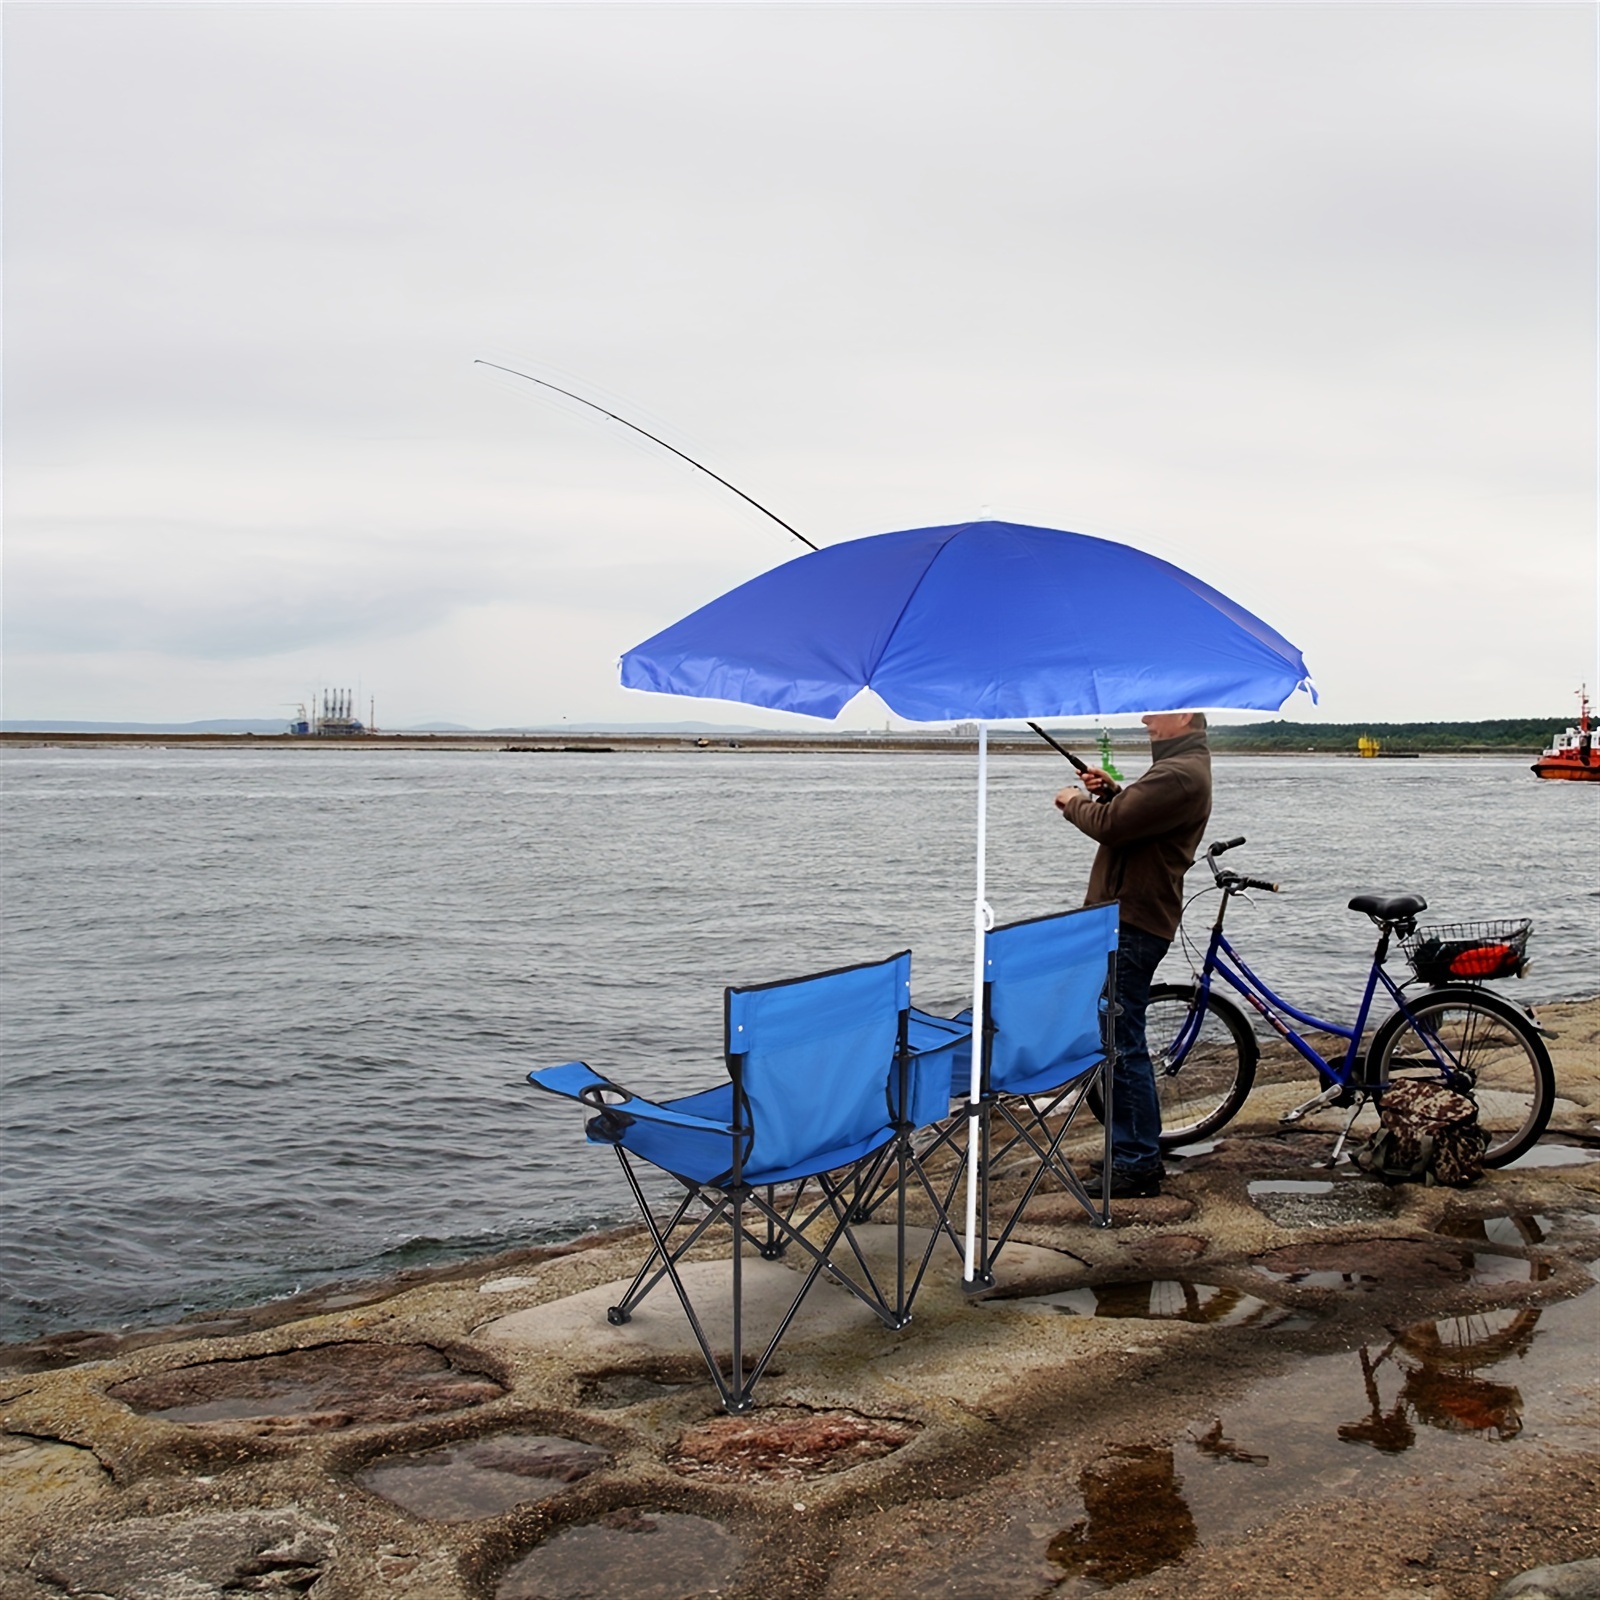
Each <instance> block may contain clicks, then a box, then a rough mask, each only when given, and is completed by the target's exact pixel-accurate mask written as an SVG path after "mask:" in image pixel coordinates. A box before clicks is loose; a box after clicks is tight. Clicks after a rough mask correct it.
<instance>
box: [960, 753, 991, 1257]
mask: <svg viewBox="0 0 1600 1600" xmlns="http://www.w3.org/2000/svg"><path fill="white" fill-rule="evenodd" d="M988 825H989V725H988V724H987V723H985V722H980V723H979V724H978V885H977V891H976V894H975V896H974V899H973V902H972V1081H971V1084H970V1086H969V1091H968V1092H969V1098H968V1108H969V1109H968V1115H967V1261H966V1271H965V1273H964V1276H965V1278H966V1281H967V1282H968V1283H969V1284H970V1283H972V1281H973V1276H974V1273H975V1272H976V1270H977V1255H978V1183H979V1181H980V1175H979V1172H978V1155H979V1151H978V1116H979V1110H978V1108H979V1104H980V1102H981V1099H982V1094H983V936H984V934H985V933H987V932H988V930H989V927H990V924H991V923H992V922H993V921H994V914H993V912H991V911H990V909H989V904H988V901H987V900H986V899H985V898H984V893H985V882H984V879H985V868H986V865H987V863H986V861H985V859H984V851H985V846H986V843H987V838H988V831H989V827H988Z"/></svg>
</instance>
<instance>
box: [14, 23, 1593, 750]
mask: <svg viewBox="0 0 1600 1600" xmlns="http://www.w3.org/2000/svg"><path fill="white" fill-rule="evenodd" d="M1595 32H1596V12H1595V10H1594V9H1593V8H1592V7H1589V6H1587V5H1570V6H1540V5H1535V4H1521V3H1518V4H1510V5H1502V6H1496V5H1463V6H1450V5H1410V6H1406V5H1381V4H1380V5H1354V4H1337V5H1326V6H1324V5H1313V4H1291V5H1271V4H1265V5H1211V6H1202V5H1184V4H1177V5H1146V4H1103V5H1047V4H1036V5H1026V4H1024V5H999V4H992V5H914V4H906V5H850V4H803V3H802V4H784V5H779V4H772V5H763V4H748V5H739V4H729V5H693V6H678V5H670V4H655V5H642V6H635V5H624V4H587V5H554V4H552V5H516V4H499V5H497V4H484V5H456V4H451V5H438V6H434V5H385V4H343V5H318V4H271V3H267V4H255V5H243V4H239V5H233V4H214V5H205V4H200V5H183V4H176V5H174V4H163V5H150V6H144V5H139V4H114V5H104V6H97V5H89V4H71V3H58V4H32V5H30V4H26V3H22V4H18V3H8V4H7V5H6V7H5V11H4V90H5V109H4V134H5V169H4V201H5V235H4V265H5V288H4V293H5V303H4V312H5V335H6V338H5V357H4V362H5V365H4V378H5V412H4V426H5V439H4V444H5V467H6V487H5V529H4V531H5V547H4V579H5V586H4V589H5V594H4V604H5V635H4V639H5V663H4V664H5V676H4V703H3V711H4V715H5V716H6V717H7V718H10V719H51V718H57V719H62V720H94V719H104V720H113V721H115V720H122V721H151V720H163V719H171V720H178V721H182V720H190V719H201V718H213V717H269V718H270V717H275V716H278V715H284V716H287V715H288V714H289V712H290V711H291V710H292V709H293V706H294V703H295V702H297V701H302V700H305V699H306V698H307V697H308V695H309V694H310V693H311V692H312V691H313V690H315V689H318V688H320V687H322V686H326V685H336V686H349V687H350V688H351V689H353V690H355V691H356V692H357V694H358V696H359V705H360V709H361V710H362V711H363V712H365V711H366V710H367V708H368V706H369V705H370V706H372V707H373V709H374V710H375V712H376V717H377V721H378V723H379V725H380V726H382V725H388V726H395V727H400V726H414V725H420V724H424V723H428V722H438V721H448V722H454V723H458V724H463V725H468V726H474V727H507V726H510V727H515V726H536V725H551V724H559V723H560V722H561V721H562V720H563V719H566V720H568V721H570V722H573V723H579V722H592V721H601V722H635V723H639V724H641V725H645V724H648V723H650V722H653V721H662V722H670V721H678V720H683V719H685V718H705V719H710V720H718V719H722V720H727V721H734V722H742V723H752V722H765V723H768V724H774V725H777V724H782V723H784V722H785V721H788V722H793V721H796V720H798V719H785V718H783V717H781V716H777V715H762V714H759V713H756V712H754V711H752V710H751V709H750V708H745V707H732V706H728V705H726V704H723V703H720V702H704V701H694V700H680V699H676V698H670V697H662V696H644V695H640V694H638V693H636V692H632V691H625V690H623V689H621V688H620V687H618V684H617V660H618V657H619V656H620V655H621V654H622V652H623V651H624V650H626V649H628V648H629V647H630V646H632V645H634V644H637V643H639V642H640V641H641V640H643V639H644V638H646V637H647V636H649V635H651V634H653V633H655V632H656V631H657V630H659V629H660V628H662V627H664V626H665V625H666V624H668V623H669V622H671V621H673V620H675V619H676V618H677V617H679V616H681V615H683V614H684V613H685V612H687V611H689V610H691V609H693V608H694V607H695V606H697V605H699V604H701V603H703V602H704V601H706V600H708V599H710V598H712V597H713V596H714V595H716V594H718V593H720V592H722V591H723V590H725V589H727V588H730V587H732V586H733V585H735V584H737V583H740V582H743V581H744V580H745V579H747V578H749V577H752V576H754V575H755V574H756V573H758V572H761V571H763V570H765V569H767V568H769V567H772V566H775V565H777V564H779V563H780V562H782V561H786V560H789V559H791V558H792V557H794V556H796V555H799V554H802V553H803V551H802V548H801V546H800V545H799V544H798V543H797V542H796V541H795V540H794V539H793V538H792V537H790V536H789V535H788V534H786V533H784V532H783V530H782V529H781V528H779V527H777V526H776V525H775V524H773V523H772V522H770V521H769V520H767V519H766V518H764V517H763V516H762V515H761V514H760V513H759V512H757V511H755V510H754V509H752V508H751V507H750V506H748V505H746V504H745V503H744V502H743V501H741V500H739V499H738V498H736V497H735V496H733V495H731V494H729V493H728V492H727V490H725V489H723V488H721V487H720V486H718V485H717V484H715V483H713V482H712V481H710V480H709V479H708V478H706V477H705V476H703V475H702V474H698V473H696V472H694V471H693V470H692V469H691V468H689V467H687V466H685V465H684V464H683V463H681V462H679V461H678V460H676V459H675V458H674V457H672V456H671V455H670V454H668V453H667V452H666V451H663V450H661V449H659V448H658V447H656V446H654V445H651V444H648V443H647V442H646V441H644V440H642V439H640V438H638V437H637V436H636V435H633V434H630V433H629V432H628V431H627V430H625V429H623V428H621V427H619V426H618V425H616V424H614V423H609V422H606V421H605V420H604V419H602V418H599V417H597V416H595V415H594V414H593V413H592V412H587V411H585V410H584V409H583V408H582V407H580V406H577V405H575V404H573V403H571V402H568V401H564V400H561V399H559V398H558V397H555V396H551V395H549V394H548V392H541V391H539V390H537V389H536V388H535V386H533V385H530V384H526V383H521V382H519V381H518V380H516V379H512V378H509V377H507V376H505V375H504V374H501V373H497V372H495V371H494V370H493V369H492V368H489V367H486V366H483V365H481V364H478V363H480V362H482V361H497V362H501V363H503V364H506V365H509V366H512V367H517V368H520V369H521V370H522V371H524V372H527V373H531V374H533V375H535V376H538V377H542V378H545V379H547V380H548V381H550V382H554V383H557V384H561V385H562V386H564V387H569V388H573V389H575V390H577V391H579V392H580V393H582V394H585V395H587V396H589V397H591V398H592V399H594V400H595V401H597V402H598V403H600V404H601V405H604V406H606V407H608V408H610V409H613V410H616V411H618V412H620V413H621V414H622V415H624V416H626V417H629V418H630V419H631V420H633V421H635V422H636V423H638V424H639V425H640V426H642V427H644V428H647V429H649V430H650V431H651V432H654V433H657V434H659V435H660V436H661V437H662V438H664V439H666V440H668V441H669V442H670V443H672V444H673V445H675V446H677V447H678V448H679V449H682V450H684V451H686V452H687V453H689V454H690V455H692V456H694V457H696V458H697V459H699V460H701V461H702V462H704V463H705V464H706V465H707V466H709V467H711V468H713V469H714V470H715V471H717V472H718V473H720V474H722V476H724V477H726V478H727V479H729V480H730V481H731V482H732V483H734V484H736V485H738V486H739V488H741V489H742V490H744V491H745V493H747V494H749V495H751V496H753V497H754V498H755V499H756V500H758V501H760V502H761V503H762V504H764V505H766V506H767V507H769V508H770V509H771V510H773V511H774V512H775V513H776V514H777V515H778V516H779V517H781V518H782V519H783V520H784V521H786V522H789V523H791V524H792V525H793V526H794V527H796V528H798V529H799V530H800V531H801V532H803V533H804V534H805V535H806V536H807V537H808V538H809V539H811V540H813V541H814V542H816V543H819V544H828V543H833V542H835V541H837V540H841V539H848V538H855V537H860V536H863V535H866V534H870V533H876V532H881V531H885V530H889V529H895V528H907V527H917V526H922V525H928V524H943V523H951V522H961V521H966V520H970V519H972V518H976V517H980V516H983V515H992V516H995V517H998V518H1002V519H1005V520H1009V521H1016V522H1027V523H1035V524H1039V525H1043V526H1047V527H1058V528H1070V529H1072V530H1074V531H1076V532H1079V533H1087V534H1094V535H1097V536H1100V537H1104V538H1110V539H1116V540H1120V541H1123V542H1126V543H1129V544H1133V545H1137V546H1138V547H1140V548H1142V549H1145V550H1148V551H1151V552H1153V553H1155V554H1157V555H1159V556H1162V557H1164V558H1165V559H1167V560H1170V561H1174V562H1176V563H1177V564H1179V565H1180V566H1183V567H1185V568H1187V569H1188V570H1190V571H1192V572H1193V573H1195V574H1196V575H1197V576H1199V577H1201V578H1203V579H1204V580H1205V581H1206V582H1208V583H1210V584H1212V585H1214V586H1215V587H1216V588H1219V589H1221V590H1222V591H1223V592H1225V593H1226V594H1228V595H1230V596H1231V597H1232V598H1233V599H1235V600H1236V601H1238V602H1239V603H1240V604H1242V605H1245V606H1247V607H1248V608H1249V609H1251V610H1252V611H1254V612H1256V613H1257V614H1258V615H1259V616H1261V617H1263V618H1264V619H1266V620H1267V621H1268V622H1269V623H1270V624H1272V626H1274V627H1275V628H1277V629H1278V630H1279V631H1280V632H1282V633H1283V634H1285V635H1286V636H1287V637H1289V638H1290V639H1291V640H1293V641H1294V643H1295V644H1297V645H1298V646H1299V647H1300V648H1301V650H1302V651H1303V653H1304V655H1305V659H1306V662H1307V664H1308V666H1309V668H1310V670H1311V673H1312V675H1313V677H1314V678H1315V681H1316V684H1317V687H1318V690H1319V692H1320V696H1321V700H1320V704H1319V705H1318V706H1316V707H1315V708H1313V707H1312V706H1311V705H1310V703H1309V702H1308V701H1307V700H1306V698H1305V697H1304V696H1303V695H1299V696H1296V697H1295V698H1294V699H1292V700H1291V701H1290V702H1289V704H1288V706H1287V707H1286V708H1285V715H1288V716H1292V717H1296V718H1322V719H1325V720H1329V721H1351V720H1361V719H1371V720H1412V719H1423V720H1430V719H1457V718H1480V717H1499V716H1531V715H1545V714H1549V715H1552V716H1560V715H1565V714H1566V713H1567V712H1568V711H1569V710H1571V709H1572V708H1573V707H1574V704H1575V702H1574V701H1573V698H1572V695H1573V691H1574V690H1575V689H1576V688H1577V686H1578V684H1579V682H1580V681H1581V680H1585V679H1587V680H1588V681H1589V683H1590V685H1591V687H1593V686H1594V684H1595V679H1596V666H1595V650H1596V538H1595V534H1596V500H1595V465H1596V447H1595V439H1596V404H1595V393H1596V389H1595V383H1596V354H1595V351H1596V339H1595V267H1596V260H1595V256H1596V252H1595V223H1596V218H1595V176H1596V174H1595V165H1596V162H1595V129H1596V84H1595V79H1596V73H1595V59H1596V56H1595V43H1596V41H1595ZM1106 623H1107V626H1112V627H1122V628H1135V627H1137V618H1136V617H1131V616H1130V617H1124V618H1108V619H1106ZM883 721H884V711H883V708H882V706H881V705H878V704H873V703H871V702H870V701H862V702H858V703H857V704H856V705H854V706H852V707H851V708H850V710H849V711H847V712H846V713H845V715H844V717H843V718H842V719H841V722H842V724H843V725H846V726H882V724H883Z"/></svg>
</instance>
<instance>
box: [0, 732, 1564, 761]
mask: <svg viewBox="0 0 1600 1600" xmlns="http://www.w3.org/2000/svg"><path fill="white" fill-rule="evenodd" d="M1212 732H1213V744H1212V754H1213V755H1216V756H1235V755H1251V756H1254V755H1262V756H1301V755H1319V756H1330V757H1340V758H1356V757H1357V755H1358V752H1357V751H1356V750H1354V749H1353V748H1348V747H1339V746H1336V745H1334V744H1333V743H1332V742H1330V744H1329V745H1328V746H1327V747H1322V748H1318V747H1313V746H1308V747H1307V748H1305V749H1286V748H1284V747H1283V746H1281V745H1280V746H1276V747H1273V748H1260V747H1237V746H1234V747H1230V741H1229V740H1228V738H1227V732H1228V730H1227V729H1225V728H1221V729H1213V730H1212ZM1119 735H1120V736H1119ZM1218 735H1220V736H1221V737H1218ZM1064 737H1066V738H1068V739H1069V742H1070V738H1071V734H1070V732H1069V734H1067V735H1064ZM1111 743H1112V746H1113V748H1114V749H1116V750H1119V751H1128V750H1134V751H1136V750H1138V749H1140V748H1143V747H1144V746H1145V740H1144V735H1143V734H1142V733H1141V732H1137V731H1133V730H1116V731H1115V732H1114V733H1113V734H1112V739H1111ZM974 745H975V740H974V739H973V737H972V736H971V735H970V734H951V733H926V734H917V733H873V732H849V733H815V734H813V733H741V734H738V735H736V736H727V735H720V734H719V735H710V734H686V733H642V732H641V733H570V734H561V733H551V732H548V731H544V732H538V733H527V734H505V733H370V734H361V735H359V736H355V737H349V738H340V737H328V736H323V735H316V734H290V733H277V734H272V733H126V732H124V733H79V732H61V733H53V732H46V731H41V730H28V731H26V732H15V731H0V749H9V750H25V749H83V748H91V749H92V748H100V749H105V748H117V747H132V748H137V749H185V750H188V749H197V748H198V749H216V748H222V749H247V750H283V749H294V750H368V751H380V750H484V751H491V752H502V753H506V754H518V755H585V754H588V755H603V754H615V753H622V752H627V753H629V754H641V753H650V752H660V753H686V754H696V755H705V754H710V753H714V752H739V753H758V754H785V755H787V754H806V755H962V756H970V755H971V754H972V751H973V748H974ZM1542 748H1543V746H1542V745H1540V744H1530V745H1495V746H1485V745H1482V744H1470V743H1467V742H1462V743H1461V744H1459V745H1451V746H1442V747H1438V748H1431V749H1416V748H1412V749H1406V748H1403V747H1402V748H1395V749H1386V750H1382V751H1380V752H1379V754H1378V758H1377V759H1379V760H1385V759H1389V760H1393V759H1412V758H1416V757H1421V756H1468V757H1482V756H1513V757H1517V756H1536V755H1538V754H1539V752H1540V750H1541V749H1542ZM989 750H990V753H991V754H994V755H1008V756H1011V755H1028V756H1049V757H1052V758H1053V759H1056V760H1059V759H1060V757H1059V756H1057V755H1056V753H1055V751H1053V750H1052V749H1050V747H1049V746H1048V745H1046V744H1045V743H1043V741H1041V740H1038V739H1034V738H1031V737H1026V736H1019V735H1017V734H1014V733H1012V732H1010V731H1009V730H1007V731H1005V732H993V731H992V732H991V733H990V736H989ZM1078 752H1079V753H1080V754H1081V755H1082V756H1083V757H1084V758H1085V759H1089V760H1092V758H1093V757H1094V754H1095V740H1094V739H1093V738H1092V737H1089V736H1087V735H1083V736H1080V738H1079V742H1078Z"/></svg>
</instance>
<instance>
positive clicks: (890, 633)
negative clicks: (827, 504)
mask: <svg viewBox="0 0 1600 1600" xmlns="http://www.w3.org/2000/svg"><path fill="white" fill-rule="evenodd" d="M975 526H976V524H975V523H971V522H963V523H960V524H958V525H957V526H956V527H954V528H952V529H951V530H950V535H949V537H948V538H946V539H941V540H940V541H939V548H938V549H937V550H935V551H934V553H933V554H932V555H931V556H930V557H929V558H928V561H927V563H926V564H925V565H924V567H923V569H922V572H921V574H920V575H919V576H918V578H917V581H916V582H915V583H914V584H912V585H911V588H910V589H909V590H908V591H907V593H906V598H905V601H904V603H903V604H902V605H901V607H900V609H899V611H898V612H897V613H896V614H895V619H894V621H893V622H892V623H890V625H889V627H888V630H887V631H886V632H885V633H884V636H883V650H887V649H888V648H889V643H890V641H891V640H892V639H893V638H894V636H895V633H896V632H897V631H898V629H899V627H900V624H901V622H903V621H904V620H905V614H906V612H908V611H909V610H910V609H911V602H912V601H913V600H915V599H916V598H917V595H918V594H919V593H920V592H921V589H922V586H923V584H925V583H926V582H927V581H928V574H929V573H930V572H932V571H933V569H934V566H935V564H936V563H937V562H938V560H939V557H940V556H942V555H943V554H944V553H945V551H946V550H947V549H948V548H949V547H950V545H951V544H952V543H953V542H954V540H955V539H956V537H957V536H958V535H959V534H963V533H965V532H966V531H967V529H968V528H971V527H975ZM883 650H880V651H879V652H878V656H877V659H876V660H875V661H874V662H873V663H872V666H871V669H870V670H869V671H868V672H867V675H866V685H865V687H867V688H868V689H871V688H872V680H873V678H874V677H876V676H877V672H878V668H879V667H880V666H882V665H883ZM885 704H887V702H885ZM890 709H891V710H892V709H893V708H892V707H891V708H890ZM908 720H912V721H915V720H917V719H915V718H911V719H908Z"/></svg>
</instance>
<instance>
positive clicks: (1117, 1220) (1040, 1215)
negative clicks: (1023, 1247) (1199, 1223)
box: [1023, 1194, 1194, 1228]
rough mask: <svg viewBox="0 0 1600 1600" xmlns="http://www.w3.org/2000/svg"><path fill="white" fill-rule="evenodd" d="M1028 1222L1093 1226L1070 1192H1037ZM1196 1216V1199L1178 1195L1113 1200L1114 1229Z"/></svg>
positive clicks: (1163, 1223) (1168, 1223)
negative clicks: (1039, 1193)
mask: <svg viewBox="0 0 1600 1600" xmlns="http://www.w3.org/2000/svg"><path fill="white" fill-rule="evenodd" d="M1023 1215H1024V1217H1025V1220H1026V1221H1027V1222H1029V1223H1042V1222H1051V1223H1081V1224H1082V1225H1083V1226H1084V1227H1086V1228H1088V1227H1093V1226H1094V1225H1095V1224H1094V1221H1093V1219H1092V1218H1091V1217H1090V1216H1089V1215H1088V1213H1087V1212H1086V1211H1085V1210H1084V1209H1083V1207H1082V1206H1081V1205H1079V1204H1078V1202H1077V1201H1076V1200H1074V1199H1073V1198H1072V1196H1071V1195H1069V1194H1045V1195H1035V1196H1034V1197H1033V1199H1032V1200H1030V1201H1029V1202H1028V1209H1027V1211H1026V1212H1025V1213H1024V1214H1023ZM1193 1215H1194V1202H1193V1201H1192V1200H1185V1199H1184V1198H1183V1196H1182V1195H1178V1194H1156V1195H1151V1196H1150V1197H1149V1199H1147V1200H1113V1201H1112V1202H1111V1225H1112V1227H1114V1228H1148V1227H1169V1226H1171V1225H1172V1224H1173V1223H1175V1222H1187V1221H1188V1220H1189V1218H1190V1217H1192V1216H1193Z"/></svg>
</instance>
